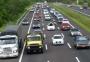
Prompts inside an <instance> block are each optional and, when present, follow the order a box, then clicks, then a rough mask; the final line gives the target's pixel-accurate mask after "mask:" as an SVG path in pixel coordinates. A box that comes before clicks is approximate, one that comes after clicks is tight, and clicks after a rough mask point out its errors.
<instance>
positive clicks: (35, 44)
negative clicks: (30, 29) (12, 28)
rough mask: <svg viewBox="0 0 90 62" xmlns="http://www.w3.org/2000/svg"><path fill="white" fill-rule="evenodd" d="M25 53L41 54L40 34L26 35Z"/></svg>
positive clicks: (41, 41) (41, 42)
mask: <svg viewBox="0 0 90 62" xmlns="http://www.w3.org/2000/svg"><path fill="white" fill-rule="evenodd" d="M26 51H27V53H32V52H41V53H43V38H42V35H41V34H28V35H27V38H26Z"/></svg>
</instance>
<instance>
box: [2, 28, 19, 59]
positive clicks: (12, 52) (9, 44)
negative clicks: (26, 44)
mask: <svg viewBox="0 0 90 62" xmlns="http://www.w3.org/2000/svg"><path fill="white" fill-rule="evenodd" d="M14 29H15V28H14ZM19 47H20V40H19V36H18V34H17V32H16V31H14V30H6V31H3V32H1V33H0V58H8V57H18V56H19Z"/></svg>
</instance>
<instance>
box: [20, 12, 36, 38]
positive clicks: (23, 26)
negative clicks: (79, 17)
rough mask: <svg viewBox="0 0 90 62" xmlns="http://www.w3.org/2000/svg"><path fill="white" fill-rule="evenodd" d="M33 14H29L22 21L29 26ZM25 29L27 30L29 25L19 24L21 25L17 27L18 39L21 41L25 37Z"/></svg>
mask: <svg viewBox="0 0 90 62" xmlns="http://www.w3.org/2000/svg"><path fill="white" fill-rule="evenodd" d="M33 13H34V12H29V13H28V14H27V16H26V17H25V19H24V20H23V21H28V22H29V24H30V23H31V18H32V15H33ZM26 19H27V20H26ZM27 28H29V25H23V24H22V23H21V25H20V26H19V29H18V33H19V35H20V37H21V38H22V39H24V37H25V35H26V34H25V33H26V31H27V30H28V29H27ZM22 29H23V30H24V31H23V30H22ZM23 32H24V33H23Z"/></svg>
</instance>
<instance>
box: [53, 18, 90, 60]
mask: <svg viewBox="0 0 90 62" xmlns="http://www.w3.org/2000/svg"><path fill="white" fill-rule="evenodd" d="M54 19H55V20H56V18H55V17H54ZM71 24H72V25H73V24H74V23H71ZM59 26H60V24H59ZM74 27H78V26H77V25H75V24H74ZM81 31H83V30H81ZM62 32H63V33H64V35H65V36H66V39H65V40H66V41H67V42H68V43H67V45H68V47H69V48H72V53H73V55H74V56H75V58H76V57H79V59H76V60H78V61H81V62H89V61H90V60H89V57H90V56H89V54H88V53H89V52H90V50H84V51H78V50H76V49H75V48H74V47H73V39H72V37H71V36H70V32H69V31H62ZM83 33H85V32H83ZM86 57H87V58H86Z"/></svg>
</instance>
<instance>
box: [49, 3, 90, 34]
mask: <svg viewBox="0 0 90 62" xmlns="http://www.w3.org/2000/svg"><path fill="white" fill-rule="evenodd" d="M50 6H51V7H53V8H55V9H56V10H57V11H59V12H61V13H62V14H64V15H65V16H66V17H68V18H69V19H71V21H73V22H75V23H76V24H77V25H79V26H80V27H82V28H83V29H85V30H86V31H88V32H90V17H87V16H85V15H83V14H80V13H77V12H74V11H72V10H71V9H70V8H67V7H64V6H61V5H60V4H55V3H50Z"/></svg>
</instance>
